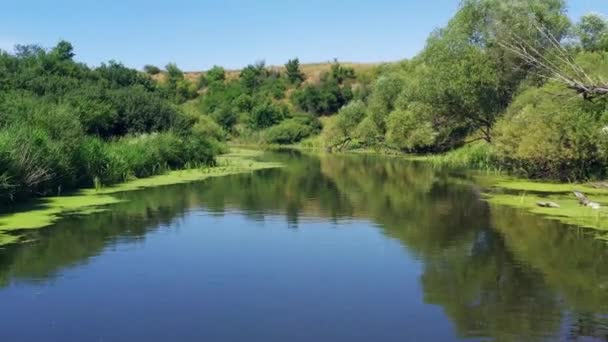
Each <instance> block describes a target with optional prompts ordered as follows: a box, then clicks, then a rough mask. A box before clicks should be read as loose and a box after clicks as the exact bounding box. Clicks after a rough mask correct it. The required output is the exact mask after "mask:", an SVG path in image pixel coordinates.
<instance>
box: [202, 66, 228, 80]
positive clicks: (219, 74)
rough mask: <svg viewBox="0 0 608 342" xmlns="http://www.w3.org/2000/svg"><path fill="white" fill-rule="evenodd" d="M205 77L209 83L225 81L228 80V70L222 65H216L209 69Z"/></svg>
mask: <svg viewBox="0 0 608 342" xmlns="http://www.w3.org/2000/svg"><path fill="white" fill-rule="evenodd" d="M205 77H206V78H207V81H208V82H209V83H215V82H224V81H225V80H226V70H224V68H222V67H221V66H217V65H214V66H213V68H211V69H209V71H207V73H206V74H205Z"/></svg>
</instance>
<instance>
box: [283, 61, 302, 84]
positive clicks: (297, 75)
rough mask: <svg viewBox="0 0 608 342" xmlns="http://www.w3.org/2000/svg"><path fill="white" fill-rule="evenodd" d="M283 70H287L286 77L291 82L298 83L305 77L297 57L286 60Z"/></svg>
mask: <svg viewBox="0 0 608 342" xmlns="http://www.w3.org/2000/svg"><path fill="white" fill-rule="evenodd" d="M285 70H286V72H287V79H289V82H291V83H292V84H296V85H299V84H300V83H302V82H303V81H304V79H305V78H306V76H305V75H304V73H303V72H302V71H301V70H300V60H299V59H297V58H294V59H290V60H289V61H287V63H286V64H285Z"/></svg>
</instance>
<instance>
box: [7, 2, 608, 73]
mask: <svg viewBox="0 0 608 342" xmlns="http://www.w3.org/2000/svg"><path fill="white" fill-rule="evenodd" d="M1 2H2V4H1V6H0V49H5V50H8V49H9V48H11V47H12V46H13V45H14V44H15V43H37V44H41V45H43V46H46V47H48V46H52V45H54V44H55V43H56V42H57V41H58V40H60V39H65V40H68V41H70V42H72V44H74V46H75V48H76V54H77V59H78V60H80V61H84V62H86V63H88V64H90V65H98V64H99V63H100V62H103V61H108V60H110V59H115V60H118V61H120V62H123V63H124V64H126V65H128V66H131V67H136V68H141V67H142V66H143V65H144V64H155V65H159V66H163V65H165V64H166V63H167V62H176V63H177V64H178V65H179V66H180V67H181V68H182V69H184V70H201V69H207V68H209V67H211V66H213V65H214V64H218V65H223V66H225V67H228V68H237V67H242V66H244V65H246V64H248V63H252V62H254V61H257V60H262V59H264V60H266V62H267V63H268V64H283V63H284V62H285V61H286V60H287V59H289V58H292V57H299V58H300V60H301V61H302V62H320V61H327V60H330V59H333V58H334V57H336V58H338V59H340V60H344V61H355V62H379V61H392V60H397V59H402V58H405V57H411V56H413V55H414V54H416V53H417V52H418V51H420V49H422V47H423V46H424V43H425V40H426V37H427V36H428V34H429V33H430V32H431V31H432V30H433V29H435V28H437V27H440V26H443V25H444V24H445V23H446V22H447V21H448V19H449V18H450V17H451V16H452V15H453V14H454V12H455V11H456V9H457V7H458V4H459V2H460V1H459V0H343V1H340V0H198V1H197V0H173V1H171V0H164V1H161V0H105V1H97V0H52V1H51V0H38V1H35V0H2V1H1ZM568 6H569V15H570V16H571V17H573V18H578V17H580V15H582V14H584V13H587V12H590V11H595V12H599V13H604V14H608V0H568Z"/></svg>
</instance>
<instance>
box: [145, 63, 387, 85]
mask: <svg viewBox="0 0 608 342" xmlns="http://www.w3.org/2000/svg"><path fill="white" fill-rule="evenodd" d="M332 63H333V62H325V63H309V64H301V65H300V70H301V71H302V72H303V73H304V74H305V75H306V82H305V83H308V82H313V83H314V82H317V81H318V80H319V78H320V77H321V74H323V73H324V72H326V71H329V69H330V68H331V65H332ZM340 64H341V65H343V66H345V67H351V68H353V69H355V71H356V72H357V74H360V75H364V74H367V73H371V72H373V70H374V68H375V67H377V66H379V65H381V64H382V63H354V62H340ZM268 68H269V69H274V70H280V71H284V70H285V67H284V66H268ZM240 72H241V70H240V69H237V70H226V78H227V79H228V80H232V79H236V78H237V77H238V76H239V73H240ZM202 73H204V71H185V72H184V77H185V78H186V79H187V80H189V81H191V82H196V81H197V80H198V79H199V77H200V75H201V74H202ZM165 75H166V74H165V72H162V73H160V74H157V75H155V76H153V78H154V79H155V80H157V81H163V80H164V79H165Z"/></svg>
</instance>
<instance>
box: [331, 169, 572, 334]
mask: <svg viewBox="0 0 608 342" xmlns="http://www.w3.org/2000/svg"><path fill="white" fill-rule="evenodd" d="M359 159H360V160H359V161H357V160H356V159H355V158H350V159H346V157H345V158H335V157H331V158H327V159H324V160H323V162H324V163H323V164H322V169H323V171H324V172H325V174H327V175H328V177H330V178H332V179H333V180H334V181H335V182H336V184H337V185H338V188H339V189H340V190H341V192H342V193H344V194H346V197H347V198H350V199H352V202H353V203H356V205H354V207H355V208H361V210H364V211H365V213H366V215H368V216H369V217H371V218H373V220H374V221H376V222H378V223H381V226H382V228H383V230H384V231H385V233H386V234H388V235H389V236H391V237H394V238H397V239H399V240H400V241H401V242H402V243H403V244H404V245H405V246H407V248H408V250H410V251H411V252H413V253H415V255H416V256H417V257H419V258H421V259H422V260H423V262H424V273H423V275H422V279H421V281H422V285H423V288H424V292H425V301H426V302H427V303H432V304H437V305H441V306H442V307H443V308H444V310H445V312H446V314H447V315H448V316H449V317H450V318H451V319H452V320H453V322H454V323H455V326H456V328H457V329H458V331H459V333H460V334H461V335H462V336H464V337H487V336H490V337H495V338H498V339H502V338H506V339H515V340H522V339H523V340H531V339H534V337H535V336H541V335H539V334H542V333H546V332H554V333H556V332H558V331H559V324H560V322H559V319H558V320H555V319H554V318H555V317H559V316H560V312H561V311H560V309H559V308H558V300H557V299H556V296H555V295H554V293H552V292H551V291H549V290H548V289H547V288H546V286H545V284H544V282H543V280H542V277H541V276H540V275H539V274H538V273H535V272H533V271H531V270H529V269H527V270H526V269H523V268H521V267H519V265H518V264H517V263H515V262H514V261H513V257H512V255H511V253H510V252H509V251H508V250H507V249H506V247H505V245H504V242H503V239H502V237H501V236H500V235H499V234H497V233H496V232H494V231H493V230H492V229H490V221H491V219H490V217H491V215H490V210H489V208H488V207H487V206H486V205H485V204H484V203H483V202H482V201H480V200H479V198H478V196H477V194H476V193H475V192H474V191H473V189H472V188H471V187H470V186H465V185H458V184H454V183H453V182H451V181H450V179H449V178H447V176H446V175H442V174H441V173H437V172H435V171H433V169H431V168H429V167H428V166H425V165H417V164H411V163H405V162H403V161H399V160H391V159H382V161H381V162H378V161H376V160H374V158H363V157H361V158H359ZM355 212H358V211H357V210H355ZM532 317H549V318H551V319H531V318H532Z"/></svg>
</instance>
